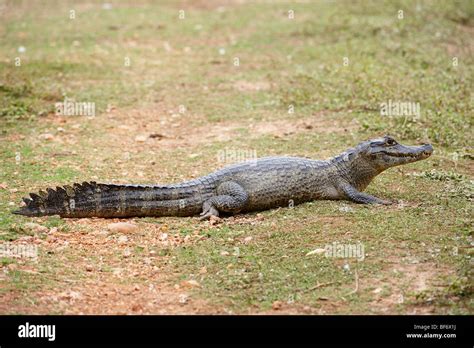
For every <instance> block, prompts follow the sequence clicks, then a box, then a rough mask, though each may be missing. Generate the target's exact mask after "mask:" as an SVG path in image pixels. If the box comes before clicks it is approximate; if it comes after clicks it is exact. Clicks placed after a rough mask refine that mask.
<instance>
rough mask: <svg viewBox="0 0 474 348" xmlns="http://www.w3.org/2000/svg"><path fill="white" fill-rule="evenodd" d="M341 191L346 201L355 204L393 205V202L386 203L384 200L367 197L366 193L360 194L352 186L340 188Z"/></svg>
mask: <svg viewBox="0 0 474 348" xmlns="http://www.w3.org/2000/svg"><path fill="white" fill-rule="evenodd" d="M342 190H343V191H344V193H345V195H346V197H347V199H349V200H350V201H352V202H355V203H361V204H383V205H389V204H392V203H393V202H390V201H386V200H384V199H380V198H377V197H375V196H372V195H369V194H367V193H364V192H360V191H358V190H357V189H356V188H355V187H354V186H352V185H349V184H347V185H344V186H342Z"/></svg>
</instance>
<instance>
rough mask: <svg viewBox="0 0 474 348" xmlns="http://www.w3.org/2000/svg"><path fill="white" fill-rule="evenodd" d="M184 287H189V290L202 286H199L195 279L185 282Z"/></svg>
mask: <svg viewBox="0 0 474 348" xmlns="http://www.w3.org/2000/svg"><path fill="white" fill-rule="evenodd" d="M181 285H182V286H183V287H188V288H194V287H200V286H201V284H199V283H198V282H197V281H195V280H194V279H191V280H185V281H183V282H182V283H181Z"/></svg>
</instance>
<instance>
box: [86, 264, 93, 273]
mask: <svg viewBox="0 0 474 348" xmlns="http://www.w3.org/2000/svg"><path fill="white" fill-rule="evenodd" d="M93 270H94V267H92V266H91V265H87V266H86V271H87V272H92V271H93Z"/></svg>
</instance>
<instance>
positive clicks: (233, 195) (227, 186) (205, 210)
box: [200, 181, 249, 220]
mask: <svg viewBox="0 0 474 348" xmlns="http://www.w3.org/2000/svg"><path fill="white" fill-rule="evenodd" d="M248 199H249V195H248V194H247V192H246V191H245V190H244V188H243V187H242V186H240V185H239V184H237V183H236V182H233V181H226V182H223V183H222V184H220V185H219V186H218V187H217V196H214V197H211V198H209V199H208V200H207V201H205V202H204V204H203V205H202V213H201V217H200V220H204V219H208V218H210V217H211V216H219V211H221V212H226V213H233V214H236V213H238V212H239V211H241V210H242V209H243V208H244V207H245V205H246V204H247V202H248Z"/></svg>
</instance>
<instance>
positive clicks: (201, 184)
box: [13, 136, 433, 219]
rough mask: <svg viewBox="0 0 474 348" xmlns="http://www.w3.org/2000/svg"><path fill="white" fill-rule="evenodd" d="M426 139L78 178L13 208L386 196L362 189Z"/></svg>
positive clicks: (101, 212) (65, 209)
mask: <svg viewBox="0 0 474 348" xmlns="http://www.w3.org/2000/svg"><path fill="white" fill-rule="evenodd" d="M432 152H433V147H432V146H431V145H429V144H423V145H421V146H405V145H402V144H399V143H398V142H397V141H395V139H394V138H392V137H390V136H385V137H382V138H377V139H372V140H368V141H364V142H361V143H360V144H358V145H357V146H355V147H354V148H350V149H349V150H347V151H345V152H343V153H341V154H340V155H337V156H335V157H333V158H331V159H328V160H311V159H307V158H300V157H266V158H259V159H254V160H250V161H246V162H242V163H238V164H234V165H230V166H228V167H225V168H223V169H221V170H218V171H216V172H214V173H211V174H209V175H206V176H203V177H200V178H197V179H193V180H189V181H185V182H182V183H179V184H172V185H116V184H101V183H96V182H83V183H82V184H77V183H76V184H73V185H72V186H63V187H57V188H56V190H54V189H51V188H48V189H46V191H39V192H38V193H37V194H35V193H31V194H30V198H24V199H23V200H24V202H25V205H24V206H23V207H21V208H20V209H19V210H17V211H14V212H13V213H15V214H20V215H26V216H44V215H59V216H61V217H69V218H82V217H100V218H127V217H145V216H153V217H158V216H193V215H198V214H199V213H200V217H201V219H207V218H210V217H211V216H219V214H220V213H227V214H236V213H245V212H250V211H259V210H266V209H271V208H277V207H285V206H291V205H296V204H300V203H303V202H308V201H313V200H325V199H330V200H349V201H352V202H356V203H363V204H390V203H391V202H390V201H387V200H383V199H380V198H377V197H374V196H372V195H370V194H367V193H364V192H363V191H364V190H365V189H366V187H367V186H368V185H369V184H370V182H371V181H372V180H373V179H374V178H375V177H376V176H377V175H378V174H380V173H382V172H383V171H384V170H386V169H388V168H390V167H395V166H398V165H401V164H406V163H412V162H416V161H419V160H422V159H425V158H428V157H429V156H430V155H431V154H432Z"/></svg>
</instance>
